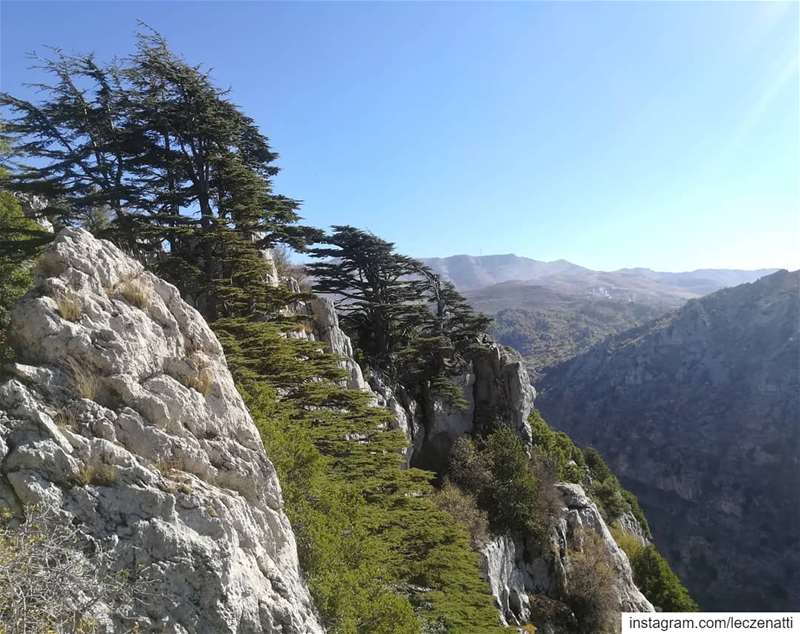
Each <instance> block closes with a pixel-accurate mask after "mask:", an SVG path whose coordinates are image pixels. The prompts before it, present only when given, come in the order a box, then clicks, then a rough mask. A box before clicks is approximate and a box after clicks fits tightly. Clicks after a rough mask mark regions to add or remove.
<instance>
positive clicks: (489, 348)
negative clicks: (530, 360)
mask: <svg viewBox="0 0 800 634" xmlns="http://www.w3.org/2000/svg"><path fill="white" fill-rule="evenodd" d="M453 380H454V382H455V383H456V384H457V385H458V386H459V387H460V388H461V391H462V395H463V397H464V401H466V403H467V406H466V407H465V408H463V409H459V408H457V407H451V406H449V405H447V404H445V403H443V402H441V401H438V400H437V401H435V402H434V403H433V407H432V408H431V411H428V412H427V415H426V413H425V412H424V410H423V409H422V408H417V416H416V419H417V427H418V429H419V433H420V434H423V437H422V438H421V439H418V440H417V444H418V445H419V450H418V451H416V452H415V454H414V456H413V464H414V465H415V466H419V467H422V468H425V469H431V470H432V471H438V472H442V471H444V470H445V469H446V466H447V459H448V456H449V454H450V448H451V447H452V445H453V443H454V442H455V441H456V440H457V439H458V438H459V437H461V436H463V435H465V434H477V433H480V432H482V431H484V430H486V429H490V428H492V427H493V426H496V425H505V426H508V427H511V428H512V429H514V430H515V431H516V432H517V434H518V435H519V437H520V439H521V440H522V442H523V443H524V444H525V445H526V446H529V445H530V442H531V429H530V425H529V424H528V416H530V413H531V410H532V409H533V402H534V399H535V398H536V390H534V388H533V386H532V385H531V383H530V380H529V378H528V373H527V370H526V369H525V363H524V362H523V360H522V357H520V355H519V354H518V353H517V352H516V351H514V350H512V349H511V348H507V347H505V346H502V345H500V344H498V343H497V342H495V341H494V340H492V339H491V338H489V337H486V338H485V339H484V340H483V341H481V342H480V345H478V346H476V347H475V350H474V351H473V352H472V355H471V358H470V360H469V364H468V367H467V369H466V370H465V371H464V373H463V374H461V375H459V376H456V377H454V379H453Z"/></svg>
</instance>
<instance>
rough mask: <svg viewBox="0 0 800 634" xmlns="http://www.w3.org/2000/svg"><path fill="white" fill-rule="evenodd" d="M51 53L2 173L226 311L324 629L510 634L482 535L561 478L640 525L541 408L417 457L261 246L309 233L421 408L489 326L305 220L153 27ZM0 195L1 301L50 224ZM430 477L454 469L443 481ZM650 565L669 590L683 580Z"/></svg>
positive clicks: (448, 289)
mask: <svg viewBox="0 0 800 634" xmlns="http://www.w3.org/2000/svg"><path fill="white" fill-rule="evenodd" d="M46 67H47V68H48V69H49V70H50V71H51V75H52V78H53V84H52V85H50V86H49V87H43V93H42V98H41V102H40V103H37V104H33V103H30V102H27V101H24V100H19V99H16V98H14V97H12V96H9V95H3V96H2V99H1V100H0V103H2V104H3V105H5V106H6V107H8V108H9V109H10V111H11V112H12V113H14V115H15V116H14V118H13V119H12V120H11V121H10V122H9V124H8V126H7V130H6V132H7V134H8V135H9V137H10V138H11V141H12V145H11V150H10V151H11V153H12V156H13V159H14V162H15V166H14V169H13V170H11V171H10V172H9V174H8V176H7V178H5V179H4V184H3V185H4V187H5V188H6V189H8V190H13V191H15V192H16V193H23V192H24V193H29V194H30V193H33V194H40V195H46V201H47V204H46V206H45V207H44V208H43V209H42V210H41V211H40V214H41V215H42V216H43V217H46V218H47V219H48V220H49V221H51V222H52V223H54V224H55V225H56V227H63V226H73V225H80V226H84V227H88V228H89V229H91V230H92V231H93V232H94V233H95V234H96V235H98V236H102V237H105V238H108V239H110V240H112V241H113V242H114V243H115V244H117V245H118V246H119V247H120V248H122V249H124V250H125V251H126V252H127V253H129V254H130V255H132V256H135V257H136V258H137V259H138V260H139V261H140V262H141V263H143V264H144V265H145V266H146V267H147V268H149V269H150V270H151V271H153V272H156V273H158V274H159V275H161V276H163V277H164V278H165V279H167V280H168V281H170V282H172V283H173V284H175V285H176V286H177V287H178V289H179V290H180V292H181V295H182V296H183V298H185V300H186V301H188V302H190V303H191V304H192V305H193V306H195V307H196V308H197V309H198V310H199V311H200V313H201V314H202V315H203V317H205V319H206V320H207V321H208V322H209V323H210V324H211V326H212V328H213V329H214V331H215V332H216V333H217V335H218V337H219V339H220V341H221V343H222V344H223V347H224V349H225V354H226V357H227V363H228V365H229V367H230V369H231V372H232V374H233V376H234V378H235V380H236V381H237V384H238V389H239V391H240V393H241V395H242V396H243V398H244V400H245V402H246V404H247V406H248V408H249V410H250V412H251V414H252V417H253V419H254V420H255V422H256V425H257V427H258V429H259V431H260V433H261V438H262V440H263V443H264V446H265V447H266V449H267V453H268V455H269V456H270V458H271V460H272V461H273V462H274V464H275V467H276V469H277V471H278V474H279V476H280V482H281V486H282V488H283V495H284V497H285V506H286V512H287V514H288V516H289V518H290V520H291V523H292V528H293V530H294V532H295V534H296V536H297V543H298V550H299V559H300V564H301V567H302V570H303V573H304V575H305V577H306V579H307V582H308V586H309V589H310V591H311V594H312V596H313V598H314V601H315V603H316V606H317V608H318V610H319V612H320V615H321V618H322V620H323V622H324V624H325V626H326V627H327V628H328V631H330V632H337V633H342V634H345V633H346V634H381V633H386V634H389V633H390V632H391V633H412V632H425V633H426V634H433V633H440V632H481V633H487V634H488V633H491V632H494V631H500V630H501V628H500V620H499V615H498V612H497V610H496V609H495V606H494V601H493V598H492V595H491V593H490V590H489V586H488V583H487V582H486V581H485V580H484V579H483V577H482V575H481V570H480V566H479V558H478V552H477V550H478V549H479V547H480V545H481V544H482V542H483V541H485V539H486V537H487V536H490V535H497V534H504V533H509V534H520V533H524V534H526V535H530V536H531V537H532V538H533V539H539V540H540V541H542V540H544V535H545V533H546V531H547V530H548V526H549V523H550V522H551V520H552V515H553V512H554V509H555V505H556V504H557V501H556V498H555V497H554V496H555V492H554V490H553V486H552V485H553V483H554V482H555V481H556V480H568V481H574V482H579V483H581V484H583V485H584V486H585V487H586V488H587V490H588V491H589V492H590V495H591V496H592V497H593V499H595V500H596V501H597V503H598V505H599V506H600V507H601V508H602V513H603V514H604V516H605V517H606V519H607V520H608V521H609V522H614V521H615V520H616V519H618V518H619V517H620V516H621V515H622V514H625V513H632V514H633V515H634V516H635V517H636V518H637V519H638V521H639V523H640V524H641V525H642V526H645V527H646V522H645V520H644V517H643V516H642V514H641V512H640V510H639V509H638V506H637V504H636V502H635V499H634V498H633V497H632V496H630V494H628V493H627V492H626V491H624V490H623V489H622V488H621V487H620V485H619V483H618V481H617V480H616V478H615V477H614V476H613V474H611V473H610V471H609V470H608V468H607V467H606V466H605V464H604V463H603V461H602V459H600V457H599V455H598V454H596V452H591V451H587V452H583V451H581V450H579V449H577V448H576V447H575V446H574V445H573V444H572V443H571V441H569V439H568V438H567V437H566V436H564V435H563V434H557V433H555V432H553V431H552V430H551V429H550V428H549V427H548V426H547V425H546V424H545V423H544V421H543V420H542V419H541V418H540V417H538V415H534V416H533V418H532V419H531V425H532V430H533V435H534V441H533V452H532V456H531V457H529V456H528V455H527V454H526V451H525V447H524V446H523V445H522V443H521V441H520V439H519V438H518V437H517V436H516V435H515V434H514V433H513V432H511V431H510V430H509V429H507V428H505V427H503V426H502V425H499V424H497V422H496V416H492V412H487V413H486V416H485V418H486V421H485V425H483V426H482V428H481V429H480V430H478V431H476V433H475V434H474V437H473V438H464V439H462V440H461V441H459V445H458V446H457V447H456V450H455V451H454V452H453V456H452V457H451V462H450V467H449V469H445V470H443V471H442V472H441V473H437V474H434V473H431V472H427V471H422V470H419V469H411V468H404V450H405V448H406V445H407V442H408V440H407V439H406V438H405V437H404V436H403V434H402V432H400V431H398V430H390V429H389V427H390V423H391V418H390V415H389V413H388V411H387V410H385V409H381V408H377V407H374V406H373V405H372V404H371V402H370V396H369V395H368V393H366V392H362V391H357V390H348V389H345V388H344V387H342V380H343V378H344V375H343V372H342V370H341V369H340V366H339V361H341V360H340V359H337V358H336V357H335V356H333V355H332V354H331V353H330V351H329V350H325V349H324V346H323V345H322V344H320V343H319V342H317V341H314V340H311V339H310V338H308V337H306V336H303V334H302V333H306V332H307V331H310V330H312V329H313V328H312V326H311V324H309V323H308V321H307V319H308V318H307V316H305V315H303V314H302V313H301V312H298V311H297V310H296V307H297V305H298V304H299V303H302V301H303V300H304V299H306V295H305V294H304V293H302V292H297V287H296V285H294V284H292V283H290V282H289V281H288V280H283V283H270V282H269V280H270V277H271V275H272V271H271V269H270V267H269V266H268V263H267V260H266V259H265V258H264V253H263V251H264V250H266V249H269V248H272V247H275V246H276V245H287V246H289V247H291V248H295V249H299V250H306V249H310V251H311V254H312V255H313V256H314V257H315V258H316V259H315V262H314V263H313V264H311V265H309V267H308V269H309V271H310V272H311V273H312V274H313V275H314V277H315V280H316V285H317V289H318V290H319V291H321V292H324V293H331V294H335V295H336V296H338V298H339V306H338V307H339V309H340V311H341V313H342V322H343V325H344V328H345V330H346V332H347V333H348V334H349V335H350V336H351V337H352V339H353V343H354V345H355V348H356V357H357V359H358V360H359V362H360V363H362V365H363V367H364V369H365V371H367V372H375V373H381V374H382V375H383V376H385V377H387V379H388V380H389V381H391V382H392V384H393V385H394V386H395V387H397V388H398V389H399V391H402V393H403V394H405V395H406V396H407V398H409V399H413V400H414V401H415V403H417V404H418V406H419V412H420V416H421V417H422V418H423V419H425V417H430V416H431V415H432V414H433V412H434V411H435V410H436V408H437V407H440V406H441V404H442V403H445V404H446V405H447V406H448V407H451V408H454V409H458V408H460V407H463V406H464V405H465V403H464V402H463V395H462V394H461V392H460V391H459V389H458V385H457V382H456V379H457V377H459V376H460V375H461V374H463V373H464V372H465V371H468V367H469V362H468V357H469V353H470V351H471V350H472V349H473V348H474V347H475V346H481V345H485V343H484V342H485V336H484V335H485V332H486V329H487V328H488V320H487V319H486V318H485V317H483V316H482V315H480V314H479V313H477V312H475V311H474V310H473V309H472V308H470V306H469V305H468V304H467V302H466V300H465V299H464V297H462V296H461V295H460V294H459V293H458V292H457V290H456V289H455V287H454V286H453V285H452V284H450V283H449V282H447V281H445V280H443V279H442V278H441V276H439V275H437V274H436V273H435V272H433V271H432V270H431V269H430V268H429V267H426V266H424V265H423V264H421V263H419V262H416V261H414V260H413V259H411V258H408V257H406V256H403V255H401V254H398V253H396V252H395V251H394V247H393V245H392V244H391V243H388V242H385V241H383V240H381V239H380V238H377V237H376V236H373V235H371V234H369V233H367V232H363V231H360V230H358V229H355V228H353V227H349V226H346V225H343V226H336V227H334V230H333V232H332V233H330V234H325V233H324V232H322V231H320V230H317V229H314V228H310V227H305V226H302V225H300V224H298V222H299V220H300V218H299V216H298V213H297V212H298V209H299V203H298V202H297V201H294V200H291V199H289V198H287V197H285V196H282V195H280V194H277V193H275V192H274V191H273V182H272V179H273V177H274V175H275V174H276V173H277V167H276V166H275V161H276V159H277V155H276V154H275V153H274V152H273V151H272V149H271V148H270V145H269V142H268V139H267V138H266V137H264V136H263V135H262V134H261V132H260V131H259V129H258V127H257V126H256V124H255V122H254V121H252V119H250V118H249V117H248V116H247V115H245V114H244V113H242V112H241V111H240V110H239V109H238V108H237V107H236V106H235V105H234V104H232V103H231V101H230V100H229V99H228V98H227V96H226V93H225V92H224V91H221V90H219V89H218V88H216V87H215V86H214V85H213V83H212V82H211V80H210V78H209V76H208V74H207V73H205V72H203V71H202V70H201V69H199V68H198V67H195V66H191V65H189V64H187V63H186V62H185V61H184V60H182V59H181V58H180V57H178V56H177V55H175V54H174V53H172V52H171V51H170V50H169V48H168V47H167V44H166V42H164V40H163V39H162V38H160V36H158V35H156V34H152V33H146V34H143V35H141V36H140V39H139V46H138V49H137V51H136V52H135V53H134V54H133V55H132V56H130V57H128V58H124V59H122V60H119V61H117V62H115V63H114V64H111V65H100V64H98V62H97V61H96V60H95V59H94V57H92V56H91V55H86V56H67V55H64V54H62V53H60V52H56V54H55V57H54V58H53V59H52V60H49V61H47V62H46ZM3 196H4V197H3V199H2V202H3V204H4V205H5V206H4V207H3V214H2V215H0V221H2V222H3V223H4V226H3V230H4V235H9V236H13V240H6V241H4V242H3V243H2V244H1V245H0V247H2V248H1V249H0V258H2V259H1V260H0V267H5V266H6V265H8V266H9V267H13V275H10V276H9V277H8V278H4V279H3V280H2V282H0V283H2V284H3V291H4V294H3V302H4V303H3V305H2V309H3V310H5V309H7V308H8V306H9V303H10V302H11V301H12V300H13V299H14V298H15V297H17V296H18V295H19V294H20V292H21V291H22V290H23V289H24V287H25V285H26V281H27V278H26V277H25V275H26V271H28V268H27V267H29V266H30V258H32V257H33V256H35V255H36V253H38V251H39V249H40V247H41V244H42V242H43V239H42V235H41V232H40V231H38V230H35V231H34V230H33V227H32V225H30V223H29V222H28V221H26V220H24V219H23V218H22V217H21V216H20V213H19V209H18V207H16V206H15V201H13V200H12V199H11V198H10V197H9V195H8V194H7V193H5V192H4V193H3ZM15 227H21V229H19V230H17V229H15ZM28 229H30V232H28ZM12 230H13V231H12ZM313 245H317V246H316V247H315V248H311V247H312V246H313ZM39 266H43V267H45V268H46V267H47V266H48V264H47V261H46V260H45V261H43V262H42V263H40V265H39ZM9 270H12V269H9ZM273 282H274V280H273ZM104 292H105V291H104ZM115 292H116V291H115ZM119 293H120V294H121V295H122V296H124V299H125V301H126V303H127V305H128V306H129V307H134V308H138V309H142V307H143V306H146V301H145V300H146V297H143V291H142V289H141V288H137V287H136V286H135V284H134V283H133V282H132V281H131V280H126V286H125V287H124V288H121V289H119ZM70 299H72V300H73V301H72V304H69V303H68V300H70ZM79 299H80V298H78V299H77V300H76V299H74V298H61V304H60V305H59V307H58V310H59V314H60V316H61V317H62V318H63V319H64V320H66V321H77V320H79V319H80V303H79ZM4 318H5V313H4V312H0V320H2V319H4ZM0 325H4V324H3V323H2V322H0ZM197 370H198V372H197V375H196V376H195V377H194V378H193V379H192V381H191V383H192V384H191V385H190V386H184V387H185V388H186V389H192V390H194V392H193V394H194V393H195V392H196V393H198V394H204V393H205V392H207V391H208V389H210V387H211V385H212V384H213V377H208V376H204V375H203V373H202V368H198V369H197ZM93 396H96V395H91V394H86V395H85V397H86V399H85V400H91V398H92V397H93ZM109 478H110V476H109ZM434 482H436V483H437V484H438V483H445V484H444V485H443V486H442V487H441V488H440V489H439V490H437V487H435V486H434ZM580 557H583V558H584V563H585V560H586V559H587V558H588V555H586V554H581V555H579V556H578V559H577V560H576V561H580ZM634 563H635V562H634ZM587 565H588V564H587ZM643 569H644V568H643ZM652 570H653V567H652V566H651V567H649V568H647V579H648V580H649V581H648V583H649V584H650V587H651V588H653V590H651V591H652V592H653V593H654V596H656V595H657V593H658V592H660V591H661V588H662V586H663V585H665V584H667V583H672V582H673V581H674V579H673V580H667V576H666V573H663V572H659V571H661V570H662V569H661V568H659V567H658V566H656V567H655V572H653V571H652ZM608 574H610V573H608ZM586 576H588V575H583V576H582V577H586ZM643 578H644V577H643ZM670 579H671V578H670ZM602 591H603V588H602V587H590V588H585V587H584V588H582V589H580V591H579V592H576V593H573V594H572V595H570V596H569V597H566V598H565V600H566V601H567V604H568V605H569V607H570V609H571V610H573V611H574V613H575V616H576V618H577V619H578V622H579V624H580V627H581V631H584V632H590V631H591V632H601V631H605V630H607V629H608V628H609V627H610V626H609V620H608V619H609V612H608V608H607V605H606V603H607V602H604V601H605V599H604V598H603V597H604V596H605V595H603V593H602ZM683 605H689V604H688V603H684V604H683ZM612 629H613V628H612Z"/></svg>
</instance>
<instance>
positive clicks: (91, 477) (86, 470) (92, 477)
mask: <svg viewBox="0 0 800 634" xmlns="http://www.w3.org/2000/svg"><path fill="white" fill-rule="evenodd" d="M116 481H117V469H116V467H114V466H113V465H109V464H105V463H104V462H93V463H86V464H85V465H83V467H81V469H80V471H79V472H78V482H80V483H81V484H82V485H84V486H86V485H88V484H93V485H95V486H101V487H108V486H111V485H112V484H114V482H116Z"/></svg>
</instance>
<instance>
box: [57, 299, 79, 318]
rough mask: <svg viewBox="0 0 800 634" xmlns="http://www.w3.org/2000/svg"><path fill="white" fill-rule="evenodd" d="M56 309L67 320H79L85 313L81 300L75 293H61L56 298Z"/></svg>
mask: <svg viewBox="0 0 800 634" xmlns="http://www.w3.org/2000/svg"><path fill="white" fill-rule="evenodd" d="M55 300H56V310H58V314H59V315H61V317H62V318H63V319H66V320H67V321H78V320H79V319H80V318H81V314H82V313H83V307H82V306H81V301H80V300H79V299H78V298H77V297H76V296H74V295H59V296H58V297H56V298H55Z"/></svg>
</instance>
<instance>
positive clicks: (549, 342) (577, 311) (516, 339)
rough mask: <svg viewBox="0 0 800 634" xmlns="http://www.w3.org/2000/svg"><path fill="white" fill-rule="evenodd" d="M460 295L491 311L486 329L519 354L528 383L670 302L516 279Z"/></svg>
mask: <svg viewBox="0 0 800 634" xmlns="http://www.w3.org/2000/svg"><path fill="white" fill-rule="evenodd" d="M465 295H466V297H467V299H468V301H469V302H470V304H471V305H472V306H473V307H474V308H475V309H476V310H479V311H481V312H483V313H486V314H487V315H491V316H492V317H493V319H494V322H493V324H492V335H493V336H494V337H495V338H497V340H498V341H500V342H501V343H503V344H505V345H507V346H511V347H512V348H514V349H515V350H517V351H519V352H520V353H521V354H522V356H523V357H524V358H525V361H526V365H527V367H528V372H529V374H530V375H531V379H532V380H533V382H534V384H536V383H537V382H538V380H539V378H540V376H541V373H542V372H543V371H544V370H545V369H546V368H547V367H549V366H551V365H554V364H556V363H559V362H561V361H564V360H566V359H569V358H570V357H573V356H575V355H576V354H579V353H581V352H583V351H585V350H588V349H589V348H590V347H591V346H592V345H594V344H596V343H598V342H599V341H601V340H602V339H604V338H605V337H607V336H609V335H613V334H616V333H618V332H622V331H623V330H627V329H628V328H632V327H634V326H639V325H641V324H644V323H646V322H648V321H650V320H651V319H655V318H656V317H659V316H660V315H662V314H664V312H666V311H667V310H669V308H670V307H671V306H670V305H661V304H659V305H656V306H651V305H648V304H643V303H637V302H630V301H620V300H616V299H609V298H607V297H603V296H591V295H583V294H568V293H562V292H559V291H556V290H552V289H550V288H547V287H544V286H536V285H533V284H520V283H506V284H496V285H494V286H490V287H488V288H485V289H481V290H477V291H468V292H466V293H465ZM681 301H682V300H681Z"/></svg>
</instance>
